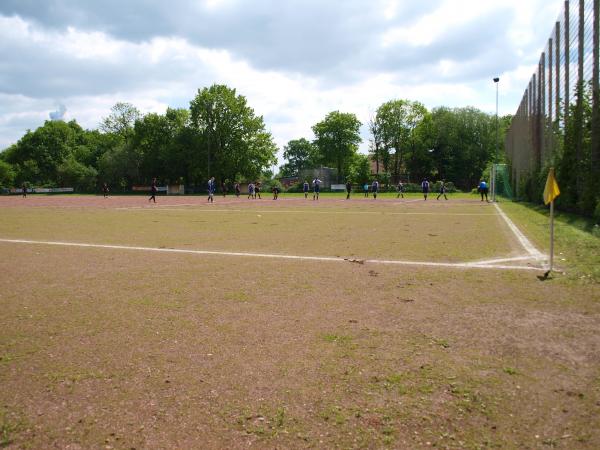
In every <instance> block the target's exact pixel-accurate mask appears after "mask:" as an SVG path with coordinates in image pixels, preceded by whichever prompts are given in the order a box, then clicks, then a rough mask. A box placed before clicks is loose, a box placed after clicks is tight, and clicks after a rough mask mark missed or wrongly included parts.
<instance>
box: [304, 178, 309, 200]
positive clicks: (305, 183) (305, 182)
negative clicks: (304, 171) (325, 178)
mask: <svg viewBox="0 0 600 450" xmlns="http://www.w3.org/2000/svg"><path fill="white" fill-rule="evenodd" d="M309 189H310V185H309V184H308V181H307V180H304V184H303V185H302V192H304V198H305V199H307V198H308V190H309Z"/></svg>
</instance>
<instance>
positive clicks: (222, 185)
mask: <svg viewBox="0 0 600 450" xmlns="http://www.w3.org/2000/svg"><path fill="white" fill-rule="evenodd" d="M221 193H222V194H223V197H226V196H227V184H225V181H221Z"/></svg>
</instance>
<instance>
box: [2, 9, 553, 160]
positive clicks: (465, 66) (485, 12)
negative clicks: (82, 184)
mask: <svg viewBox="0 0 600 450" xmlns="http://www.w3.org/2000/svg"><path fill="white" fill-rule="evenodd" d="M559 7H560V5H557V6H552V5H548V4H547V3H546V2H544V1H543V0H531V1H530V2H522V0H489V1H486V2H480V1H476V0H435V1H434V0H422V1H419V2H414V1H406V0H373V1H367V0H348V1H344V2H322V1H319V0H304V1H302V0H290V1H286V2H276V1H274V0H257V1H253V2H243V1H241V0H204V1H194V2H190V1H186V0H171V1H170V2H163V1H158V0H150V1H148V0H144V1H142V0H131V1H128V2H121V1H120V0H118V1H117V0H105V1H104V2H96V1H92V0H47V1H45V2H37V1H34V0H2V2H0V148H3V147H6V146H7V145H9V144H10V143H11V142H15V141H16V140H17V139H18V138H19V137H21V136H22V134H23V133H24V131H25V130H26V129H28V128H35V127H37V126H39V125H41V124H43V121H44V120H45V119H46V118H48V113H49V112H50V111H53V110H54V109H55V108H56V105H57V104H66V105H69V118H74V119H76V120H77V121H78V122H79V123H81V124H82V125H83V126H85V127H88V128H95V127H96V126H97V124H98V123H99V121H100V120H101V118H102V117H104V116H106V115H108V114H109V112H110V107H111V106H112V105H114V103H116V102H118V101H125V102H130V103H133V104H134V105H136V106H137V107H138V108H139V109H140V110H142V111H143V112H162V111H164V110H165V109H166V107H167V106H171V107H184V108H185V107H188V105H189V101H190V100H191V99H192V98H193V97H194V95H195V94H196V92H197V89H198V88H202V87H204V86H209V85H211V84H213V83H223V84H227V85H228V86H230V87H235V88H237V90H238V93H240V94H242V95H245V96H246V97H247V98H248V102H249V104H250V105H251V106H252V107H253V108H254V109H255V111H256V113H257V114H259V115H263V116H264V118H265V122H266V125H267V127H268V128H269V129H270V130H271V131H272V133H273V135H274V137H275V140H276V141H277V144H278V145H279V146H280V147H283V145H285V144H286V143H287V141H288V140H290V139H294V138H299V137H306V138H311V137H312V131H311V126H312V125H313V124H315V123H316V122H318V121H319V120H321V119H322V118H323V117H324V116H325V115H326V114H327V113H328V112H330V111H332V110H341V111H345V112H353V113H355V114H356V115H357V116H358V117H359V119H360V120H361V121H362V122H363V123H365V124H366V123H367V121H368V119H369V116H370V115H371V114H372V113H373V112H374V110H375V109H376V108H377V107H378V106H379V105H380V104H381V103H383V102H384V101H387V100H390V99H393V98H408V99H411V100H419V101H422V102H423V103H424V104H425V105H426V106H428V107H429V108H432V107H434V106H438V105H440V104H445V105H448V106H466V105H473V106H477V107H480V108H482V109H484V110H486V111H489V112H492V111H493V110H494V108H495V90H494V86H493V83H492V82H491V78H492V77H493V76H496V75H500V76H501V79H502V80H501V86H500V87H501V91H500V98H501V103H500V105H501V112H503V111H504V112H514V110H515V109H516V106H517V105H518V102H519V101H520V99H521V96H522V92H523V90H524V88H525V84H526V83H527V81H528V79H529V76H530V74H531V72H532V71H533V64H535V63H536V62H537V59H538V57H539V53H540V51H541V48H542V47H543V45H544V44H545V42H546V39H547V36H548V35H549V33H550V29H551V27H552V26H553V23H554V18H555V17H556V14H557V13H558V9H559ZM534 24H535V26H534ZM528 65H531V72H530V73H529V74H527V67H528ZM362 131H363V137H364V138H365V139H367V138H368V133H367V131H366V126H363V130H362ZM366 148H367V144H366V142H365V143H364V144H363V146H362V149H363V150H366Z"/></svg>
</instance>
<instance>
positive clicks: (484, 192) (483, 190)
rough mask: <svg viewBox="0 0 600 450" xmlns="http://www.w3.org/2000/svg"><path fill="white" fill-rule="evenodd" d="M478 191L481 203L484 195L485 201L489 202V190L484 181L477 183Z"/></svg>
mask: <svg viewBox="0 0 600 450" xmlns="http://www.w3.org/2000/svg"><path fill="white" fill-rule="evenodd" d="M478 190H479V193H480V194H481V201H483V196H484V195H485V201H486V202H489V200H488V196H487V195H488V191H489V188H488V185H487V183H486V182H485V180H481V181H480V182H479V188H478Z"/></svg>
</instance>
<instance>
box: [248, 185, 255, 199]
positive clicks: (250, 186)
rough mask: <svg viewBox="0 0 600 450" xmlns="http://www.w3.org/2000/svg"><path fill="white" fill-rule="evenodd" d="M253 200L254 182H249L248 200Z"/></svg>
mask: <svg viewBox="0 0 600 450" xmlns="http://www.w3.org/2000/svg"><path fill="white" fill-rule="evenodd" d="M250 199H253V200H254V183H250V184H249V185H248V200H250Z"/></svg>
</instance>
